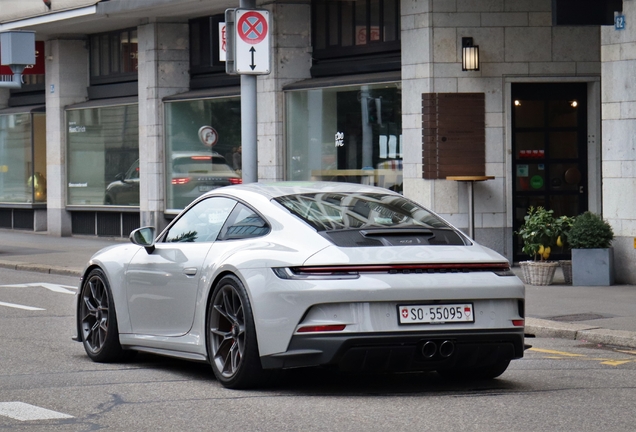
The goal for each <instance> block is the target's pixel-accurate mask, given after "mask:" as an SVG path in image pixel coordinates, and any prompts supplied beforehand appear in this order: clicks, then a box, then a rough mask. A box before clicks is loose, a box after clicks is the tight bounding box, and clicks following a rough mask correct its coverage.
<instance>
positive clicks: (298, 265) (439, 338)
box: [75, 182, 524, 388]
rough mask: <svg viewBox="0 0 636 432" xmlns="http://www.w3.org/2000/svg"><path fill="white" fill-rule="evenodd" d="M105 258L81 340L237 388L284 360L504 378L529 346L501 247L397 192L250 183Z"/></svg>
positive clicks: (94, 266) (92, 280)
mask: <svg viewBox="0 0 636 432" xmlns="http://www.w3.org/2000/svg"><path fill="white" fill-rule="evenodd" d="M155 234H156V233H155V231H154V229H153V228H151V227H144V228H140V229H138V230H136V231H133V232H132V233H131V240H132V242H131V243H129V244H125V245H117V246H112V247H109V248H106V249H104V250H102V251H100V252H98V253H97V254H95V255H94V256H93V257H92V258H91V260H90V261H89V263H88V265H87V267H86V270H85V272H84V274H83V278H82V282H81V285H80V289H79V291H78V294H77V296H76V311H77V315H76V318H77V319H76V328H75V330H76V335H75V339H76V340H78V341H82V342H83V344H84V347H85V349H86V352H87V354H88V356H89V357H90V358H91V359H93V360H95V361H98V362H110V361H120V360H122V359H124V358H126V357H127V356H129V355H130V354H131V353H132V352H134V351H145V352H151V353H157V354H164V355H167V356H173V357H179V358H184V359H191V360H198V361H204V362H209V363H210V364H211V365H212V369H213V371H214V374H215V375H216V377H217V379H218V380H219V382H221V383H222V384H223V385H224V386H226V387H229V388H246V387H253V386H257V385H259V384H262V383H263V382H264V381H266V380H267V379H268V378H269V377H270V376H271V372H272V371H275V370H277V369H286V368H296V367H310V366H329V367H334V368H339V369H341V370H348V371H371V372H373V371H431V370H434V371H437V372H438V373H440V374H441V375H443V376H446V377H454V378H495V377H497V376H499V375H500V374H502V373H503V372H504V371H505V370H506V368H507V367H508V365H509V363H510V361H511V360H512V359H517V358H521V357H522V356H523V350H524V285H523V283H522V282H521V281H520V280H519V279H518V278H517V277H516V276H514V274H513V273H512V272H511V271H510V268H509V263H508V261H507V260H506V259H505V258H503V257H502V256H501V255H499V254H497V253H495V252H493V251H492V250H490V249H487V248H485V247H483V246H480V245H478V244H476V243H474V242H473V241H471V240H470V239H469V238H467V237H466V236H465V235H464V234H462V233H461V232H460V231H458V230H457V229H455V228H453V227H452V226H451V225H449V224H448V223H447V222H445V221H444V220H442V219H441V218H440V217H439V216H437V215H435V214H434V213H432V212H430V211H428V210H426V209H425V208H423V207H422V206H420V205H418V204H417V203H415V202H413V201H411V200H409V199H406V198H405V197H403V196H402V195H400V194H398V193H395V192H392V191H389V190H387V189H382V188H376V187H371V186H363V185H357V184H347V183H287V182H281V183H269V184H267V183H252V184H245V185H238V186H229V187H224V188H219V189H216V190H214V191H212V192H209V193H207V194H205V195H204V196H202V197H200V198H198V199H197V200H196V201H195V202H194V203H192V204H191V205H190V206H189V207H188V208H186V209H185V210H184V211H183V212H181V213H180V215H179V216H178V217H177V218H175V220H174V221H173V222H172V223H171V224H170V225H169V226H168V227H167V228H166V229H165V230H164V231H163V232H161V233H160V234H159V235H155Z"/></svg>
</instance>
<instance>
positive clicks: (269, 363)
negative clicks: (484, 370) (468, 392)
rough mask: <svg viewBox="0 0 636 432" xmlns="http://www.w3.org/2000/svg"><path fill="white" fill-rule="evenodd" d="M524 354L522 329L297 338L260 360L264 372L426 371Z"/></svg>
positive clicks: (484, 363)
mask: <svg viewBox="0 0 636 432" xmlns="http://www.w3.org/2000/svg"><path fill="white" fill-rule="evenodd" d="M446 341H448V342H450V343H451V345H446V348H449V347H451V346H452V348H453V349H452V353H451V354H450V355H449V353H448V350H446V351H445V352H444V354H445V355H442V354H440V349H439V348H440V347H441V345H442V343H444V342H446ZM426 342H432V343H433V344H434V354H433V355H431V356H430V357H425V355H424V354H423V353H422V348H423V346H424V344H425V343H426ZM432 346H433V345H429V347H432ZM523 350H524V331H523V328H520V329H511V330H481V331H478V332H475V331H471V332H462V331H455V332H449V331H436V332H430V331H429V332H417V333H412V334H411V333H410V334H407V335H405V334H404V333H400V334H395V333H389V334H373V335H369V334H364V335H361V334H358V335H356V334H353V335H352V334H347V335H335V334H320V335H302V336H299V335H296V336H294V337H293V338H292V340H291V343H290V345H289V349H288V350H287V351H286V352H284V353H280V354H274V355H270V356H265V357H261V363H262V365H263V368H265V369H288V368H296V367H307V366H337V367H339V369H341V370H345V371H426V370H437V369H445V368H451V367H479V366H487V365H491V364H494V363H495V362H497V361H498V360H503V359H508V360H512V359H516V358H521V357H523ZM429 354H430V351H429Z"/></svg>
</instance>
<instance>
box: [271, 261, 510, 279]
mask: <svg viewBox="0 0 636 432" xmlns="http://www.w3.org/2000/svg"><path fill="white" fill-rule="evenodd" d="M272 270H273V271H274V273H275V274H276V275H277V276H278V277H280V278H281V279H323V278H330V279H331V278H333V279H357V278H358V277H360V274H361V273H388V274H398V273H401V274H410V273H469V272H493V273H495V274H497V275H499V276H514V273H513V272H512V271H511V270H510V265H509V264H508V263H507V262H506V263H457V264H454V263H453V264H444V263H441V264H394V265H390V264H387V265H353V266H320V267H318V266H315V267H291V268H284V267H279V268H274V269H272Z"/></svg>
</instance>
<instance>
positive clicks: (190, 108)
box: [165, 97, 242, 212]
mask: <svg viewBox="0 0 636 432" xmlns="http://www.w3.org/2000/svg"><path fill="white" fill-rule="evenodd" d="M165 127H166V132H165V136H166V165H167V166H166V173H167V175H166V182H167V183H166V191H167V194H166V195H167V203H166V208H167V209H168V211H174V212H176V211H178V210H180V209H183V208H185V207H186V206H187V205H188V204H189V203H190V202H192V201H193V200H194V199H195V198H197V197H198V196H200V195H201V194H203V193H205V192H207V191H209V190H212V189H215V188H218V187H221V186H227V185H231V184H238V183H241V181H242V180H241V102H240V99H239V98H238V97H225V98H213V99H200V100H188V101H175V102H169V103H166V126H165Z"/></svg>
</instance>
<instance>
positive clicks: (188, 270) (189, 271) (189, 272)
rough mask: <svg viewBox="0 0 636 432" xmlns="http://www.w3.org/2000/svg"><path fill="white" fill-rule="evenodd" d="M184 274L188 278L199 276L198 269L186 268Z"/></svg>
mask: <svg viewBox="0 0 636 432" xmlns="http://www.w3.org/2000/svg"><path fill="white" fill-rule="evenodd" d="M183 273H184V274H185V275H186V276H194V275H195V274H197V269H196V267H186V268H184V269H183Z"/></svg>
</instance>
